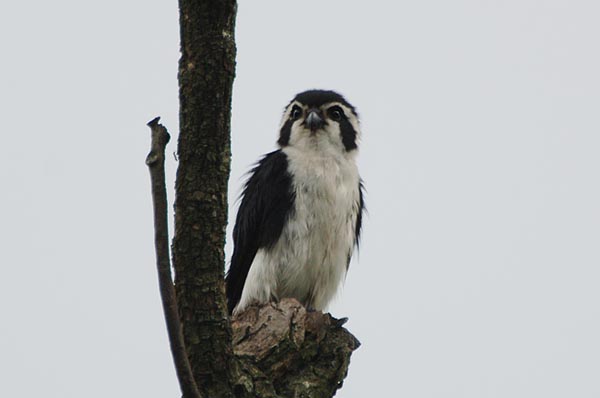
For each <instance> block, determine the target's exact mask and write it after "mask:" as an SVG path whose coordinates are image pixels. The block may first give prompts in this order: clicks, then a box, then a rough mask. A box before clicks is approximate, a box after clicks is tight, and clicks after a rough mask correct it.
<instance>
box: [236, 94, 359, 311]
mask: <svg viewBox="0 0 600 398" xmlns="http://www.w3.org/2000/svg"><path fill="white" fill-rule="evenodd" d="M360 136H361V131H360V124H359V118H358V114H357V112H356V109H355V108H354V106H353V105H351V104H350V103H349V102H348V101H347V100H346V99H345V98H344V97H343V96H342V95H341V94H339V93H337V92H335V91H331V90H316V89H313V90H308V91H304V92H301V93H299V94H297V95H296V96H295V97H294V98H293V99H292V100H291V101H290V102H289V104H288V105H287V106H286V107H285V110H284V112H283V116H282V119H281V124H280V128H279V139H278V140H277V144H278V147H279V148H278V149H277V150H275V151H273V152H270V153H267V154H266V155H264V156H263V157H262V158H261V159H260V160H259V161H258V162H257V163H256V165H255V166H254V167H253V168H252V169H251V170H250V172H249V177H248V179H247V181H246V182H245V184H244V185H243V190H242V194H241V202H240V205H239V209H238V213H237V216H236V221H235V226H234V229H233V246H234V248H233V254H232V257H231V262H230V267H229V270H228V271H227V274H226V276H225V290H226V296H227V306H228V311H229V314H233V315H237V314H239V313H241V312H242V311H243V310H244V309H246V308H247V307H248V306H250V305H252V304H265V303H268V302H277V301H279V300H280V299H283V298H295V299H296V300H298V301H299V302H300V303H301V304H302V305H303V306H304V307H305V308H306V309H308V310H311V311H324V310H325V309H326V308H327V306H328V304H329V303H330V302H331V300H332V299H333V298H334V297H335V295H336V293H337V290H338V288H339V287H340V285H341V284H342V281H343V280H345V277H346V273H347V271H348V267H349V265H350V259H351V257H352V255H353V253H354V251H355V249H356V248H357V247H358V245H359V240H360V235H361V229H362V220H363V212H364V209H365V204H364V198H363V197H364V193H363V191H364V187H363V182H362V179H361V177H360V175H359V172H358V167H357V164H356V158H357V154H358V144H359V140H360Z"/></svg>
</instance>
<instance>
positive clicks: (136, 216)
mask: <svg viewBox="0 0 600 398" xmlns="http://www.w3.org/2000/svg"><path fill="white" fill-rule="evenodd" d="M599 17H600V3H598V2H595V1H582V0H570V1H567V0H561V1H552V0H546V1H533V0H519V1H515V0H510V1H503V2H499V1H467V0H458V1H452V2H449V1H441V0H437V1H434V0H431V1H411V2H383V1H371V2H365V1H361V2H358V1H333V0H330V1H327V2H321V1H314V0H307V1H304V2H302V4H299V3H292V2H282V1H275V0H271V1H258V2H252V3H250V2H248V1H242V2H241V4H240V6H239V15H238V23H237V25H238V28H237V41H238V69H237V79H236V81H235V90H234V103H233V104H234V109H233V112H234V115H233V156H234V158H233V166H232V167H233V169H232V178H231V183H230V197H231V198H235V197H237V195H238V194H239V191H240V184H241V181H242V176H243V173H244V172H245V171H246V170H247V169H248V167H249V166H250V165H251V164H252V163H253V162H254V161H255V160H257V159H258V157H259V156H260V155H261V154H263V153H265V152H267V151H270V150H272V149H273V148H274V145H275V140H276V136H277V125H278V123H279V118H280V115H281V111H282V109H283V106H284V105H285V104H286V103H287V102H288V101H289V100H290V98H291V97H292V96H293V95H294V94H295V93H296V92H299V91H301V90H304V89H308V88H315V87H316V88H327V89H335V90H338V91H340V92H341V93H343V94H345V95H346V97H347V98H348V99H349V100H350V101H351V102H352V103H353V104H354V105H356V107H357V108H358V110H359V112H360V114H361V116H362V121H363V142H362V146H361V156H360V161H359V163H360V169H361V174H362V176H363V178H364V180H365V184H366V187H367V190H368V195H367V197H366V201H367V206H368V209H369V216H368V218H367V219H366V221H365V230H364V238H363V242H362V250H361V253H360V256H359V258H358V261H354V262H353V264H352V266H351V269H350V273H349V275H348V278H347V282H346V286H345V288H344V291H343V293H342V294H341V295H340V297H339V299H338V300H337V301H336V303H335V304H334V305H333V306H332V308H331V311H332V313H333V314H334V315H336V316H338V317H342V316H347V317H349V318H350V321H349V323H348V327H349V329H350V330H351V331H352V332H353V333H354V334H355V335H356V336H357V337H358V338H359V339H360V340H361V342H362V343H363V345H362V347H361V348H360V349H359V350H358V351H357V352H356V353H355V355H354V356H353V358H352V364H351V367H350V373H349V376H348V378H347V379H346V382H345V386H344V388H343V389H342V390H341V392H340V393H339V394H338V396H340V397H343V398H358V397H365V396H378V397H411V398H425V397H436V398H437V397H456V398H482V397H494V398H504V397H511V398H518V397H524V398H525V397H527V398H529V397H550V398H553V397H556V398H559V397H579V398H586V397H590V398H591V397H598V396H600V378H598V374H600V339H599V338H598V336H600V307H599V303H600V289H599V288H598V286H599V284H600V211H599V203H600V178H599V175H598V174H599V172H600V156H599V155H598V153H599V152H600V118H599V115H600V113H599V109H600V74H599V72H598V71H600V52H599V50H598V38H599V37H600V24H598V19H599ZM177 18H178V16H177V5H176V2H142V1H130V2H117V1H104V2H78V1H67V0H57V1H53V2H42V1H34V2H33V3H32V2H4V3H3V4H2V5H1V6H0V49H1V53H2V62H1V66H0V71H1V73H0V109H1V110H2V111H1V114H2V130H3V133H2V136H3V137H4V139H3V146H2V155H1V156H0V162H1V164H0V166H1V167H0V178H1V179H0V181H2V185H3V190H2V195H1V197H0V217H1V218H0V219H1V220H2V228H1V229H0V234H1V236H0V242H1V245H2V265H3V267H2V269H3V271H4V277H3V278H2V279H1V280H2V282H1V284H2V288H1V289H0V313H1V314H2V321H1V322H0V374H2V375H3V377H2V380H1V381H0V396H2V397H13V398H18V397H32V396H45V397H57V398H69V397H81V396H82V394H83V396H86V397H91V398H93V397H106V396H112V397H127V396H130V397H131V396H133V397H138V396H139V397H142V396H143V397H176V396H178V395H177V394H178V387H177V382H176V378H175V373H174V371H173V366H172V361H171V357H170V353H169V350H168V343H167V339H166V332H165V327H164V323H163V318H162V313H161V309H160V303H159V296H158V289H157V284H156V275H155V271H154V254H153V246H152V224H151V223H152V219H151V214H152V213H151V207H150V194H149V192H150V186H149V176H148V172H147V170H146V166H145V165H144V158H145V155H146V153H147V151H148V147H149V132H148V129H147V128H146V127H145V123H146V122H147V121H148V120H150V119H151V118H153V117H154V116H156V115H161V116H162V120H163V122H164V123H165V124H166V125H167V126H168V127H169V129H170V131H171V133H172V134H173V135H175V134H176V132H177V128H178V120H177V118H178V117H177V107H178V105H177V81H176V75H177V60H178V56H179V53H178V33H179V32H178V25H177ZM173 142H174V141H173ZM169 150H170V151H171V152H173V151H175V145H174V143H172V144H171V145H170V147H169ZM168 167H169V173H170V180H169V184H171V185H172V184H173V176H174V173H175V168H176V162H175V161H174V160H173V159H172V158H170V159H169V164H168ZM172 199H173V197H172V196H171V200H172ZM232 203H233V201H232ZM233 216H234V213H233V212H232V214H231V217H233ZM229 231H231V228H230V229H229ZM229 233H230V232H229ZM227 250H228V253H231V247H230V246H228V247H227Z"/></svg>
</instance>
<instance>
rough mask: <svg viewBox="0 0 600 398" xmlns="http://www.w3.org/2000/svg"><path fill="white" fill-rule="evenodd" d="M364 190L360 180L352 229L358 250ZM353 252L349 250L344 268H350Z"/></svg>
mask: <svg viewBox="0 0 600 398" xmlns="http://www.w3.org/2000/svg"><path fill="white" fill-rule="evenodd" d="M364 190H365V187H364V185H363V182H362V180H360V181H359V182H358V203H357V205H358V214H357V215H356V226H355V229H354V245H355V246H356V248H357V249H358V247H359V245H360V233H361V232H362V217H363V213H364V212H365V200H364ZM353 252H354V247H353V248H351V249H350V252H349V253H348V263H347V265H346V268H349V267H350V260H351V259H352V253H353Z"/></svg>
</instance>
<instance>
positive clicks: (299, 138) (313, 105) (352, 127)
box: [277, 90, 360, 152]
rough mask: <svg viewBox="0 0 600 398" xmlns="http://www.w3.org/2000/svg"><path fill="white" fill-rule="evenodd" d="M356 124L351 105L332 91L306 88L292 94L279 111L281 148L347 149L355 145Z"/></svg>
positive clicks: (350, 149)
mask: <svg viewBox="0 0 600 398" xmlns="http://www.w3.org/2000/svg"><path fill="white" fill-rule="evenodd" d="M359 137H360V125H359V122H358V115H357V113H356V110H355V109H354V107H353V106H352V105H351V104H350V103H349V102H348V101H346V99H345V98H344V97H342V96H341V95H340V94H338V93H336V92H334V91H328V90H309V91H304V92H302V93H300V94H298V95H296V96H295V97H294V99H293V100H292V101H291V102H290V103H289V104H288V106H287V107H286V108H285V111H284V112H283V118H282V120H281V127H280V130H279V140H278V141H277V143H278V144H279V146H281V147H282V148H284V147H288V146H289V147H296V148H299V149H306V148H318V147H330V148H334V149H339V150H340V151H345V152H351V151H355V150H356V149H357V148H358V140H359Z"/></svg>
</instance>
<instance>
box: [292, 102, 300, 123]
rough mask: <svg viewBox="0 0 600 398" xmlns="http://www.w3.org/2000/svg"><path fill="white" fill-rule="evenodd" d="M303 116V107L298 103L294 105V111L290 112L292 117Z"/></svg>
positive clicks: (298, 117) (296, 118)
mask: <svg viewBox="0 0 600 398" xmlns="http://www.w3.org/2000/svg"><path fill="white" fill-rule="evenodd" d="M301 116H302V109H300V107H299V106H298V105H294V107H293V108H292V111H291V112H290V118H291V119H292V120H298V119H300V117H301Z"/></svg>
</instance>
